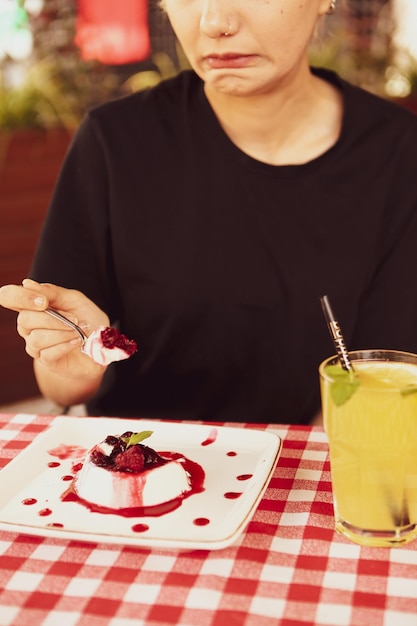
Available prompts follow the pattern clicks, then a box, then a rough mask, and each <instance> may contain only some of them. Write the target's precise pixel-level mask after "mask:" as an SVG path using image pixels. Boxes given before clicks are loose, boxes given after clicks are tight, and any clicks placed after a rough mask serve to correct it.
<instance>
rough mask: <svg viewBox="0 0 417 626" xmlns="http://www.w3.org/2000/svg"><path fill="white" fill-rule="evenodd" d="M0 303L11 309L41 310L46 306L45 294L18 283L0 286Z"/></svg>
mask: <svg viewBox="0 0 417 626" xmlns="http://www.w3.org/2000/svg"><path fill="white" fill-rule="evenodd" d="M0 305H1V306H3V307H4V308H6V309H11V310H12V311H17V312H19V311H23V310H25V309H28V310H31V311H43V310H44V309H46V307H47V306H48V298H47V296H46V295H45V294H43V293H40V292H39V291H36V290H33V289H27V288H25V287H22V286H20V285H3V287H0Z"/></svg>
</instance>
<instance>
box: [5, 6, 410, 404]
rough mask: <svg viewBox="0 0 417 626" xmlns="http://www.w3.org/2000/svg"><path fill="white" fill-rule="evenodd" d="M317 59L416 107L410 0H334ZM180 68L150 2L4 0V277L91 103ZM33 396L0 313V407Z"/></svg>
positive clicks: (18, 276) (24, 268)
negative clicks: (333, 11) (333, 7)
mask: <svg viewBox="0 0 417 626" xmlns="http://www.w3.org/2000/svg"><path fill="white" fill-rule="evenodd" d="M310 54H311V62H312V64H313V65H318V66H322V67H328V68H330V69H334V70H336V71H337V72H338V73H339V74H340V75H341V76H342V77H344V78H346V79H347V80H349V81H351V82H352V83H354V84H357V85H360V86H361V87H363V88H364V89H367V90H369V91H371V92H373V93H376V94H378V95H380V96H382V97H384V98H388V99H392V100H395V101H397V102H399V103H400V105H401V106H405V107H407V108H409V109H411V110H413V111H414V112H416V113H417V0H338V3H337V9H336V12H335V13H334V14H333V15H331V16H328V17H326V19H325V22H324V24H323V28H322V29H321V31H320V33H318V35H317V37H316V39H315V41H314V42H313V44H312V46H311V52H310ZM187 67H188V64H187V61H186V59H185V57H184V55H183V53H182V51H181V49H180V48H179V46H178V44H177V42H176V39H175V35H174V33H173V32H172V30H171V28H170V25H169V23H168V21H167V19H166V17H165V15H164V13H163V12H162V10H161V9H160V8H159V7H158V4H157V2H156V1H152V0H117V1H115V0H0V285H3V284H7V283H20V282H21V280H22V279H23V278H24V277H25V276H26V275H27V272H28V269H29V267H30V262H31V258H32V255H33V252H34V248H35V245H36V241H37V238H38V235H39V231H40V228H41V224H42V221H43V218H44V215H45V212H46V209H47V205H48V202H49V198H50V195H51V192H52V189H53V185H54V182H55V178H56V176H57V174H58V171H59V168H60V165H61V163H62V160H63V158H64V155H65V152H66V149H67V147H68V144H69V141H70V139H71V136H72V134H73V133H74V131H75V130H76V128H77V126H78V124H79V122H80V120H81V118H82V116H83V115H84V113H85V111H86V110H88V109H89V108H90V107H91V106H94V105H96V104H99V103H101V102H104V101H106V100H108V99H110V98H114V97H118V96H120V95H123V94H125V93H130V92H132V91H135V90H140V89H146V88H147V87H150V86H152V85H154V84H156V83H158V82H159V81H160V80H162V79H164V78H167V77H169V76H173V75H175V74H176V73H177V72H178V71H180V70H182V69H185V68H187ZM37 394H38V392H37V388H36V384H35V382H34V378H33V374H32V362H31V359H30V358H29V357H28V356H27V355H26V354H25V352H24V345H23V341H22V340H21V339H20V338H19V337H18V335H17V333H16V314H15V313H12V312H10V311H6V310H4V309H0V405H7V404H11V403H14V402H17V401H20V400H22V399H25V398H30V397H32V396H36V395H37Z"/></svg>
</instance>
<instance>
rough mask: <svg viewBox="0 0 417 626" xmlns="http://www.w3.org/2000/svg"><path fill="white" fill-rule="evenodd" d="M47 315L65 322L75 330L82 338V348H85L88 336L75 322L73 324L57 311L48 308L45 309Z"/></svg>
mask: <svg viewBox="0 0 417 626" xmlns="http://www.w3.org/2000/svg"><path fill="white" fill-rule="evenodd" d="M45 313H48V314H49V315H51V316H52V317H55V318H56V319H57V320H60V321H61V322H63V323H64V324H66V325H67V326H69V327H70V328H72V330H75V332H77V333H78V334H79V336H80V338H81V348H83V346H84V344H85V342H86V340H87V335H86V334H85V332H84V331H83V330H82V329H81V328H80V327H79V326H77V324H74V322H71V320H69V319H68V318H67V317H65V315H62V314H61V313H58V311H56V310H55V309H51V308H47V309H45Z"/></svg>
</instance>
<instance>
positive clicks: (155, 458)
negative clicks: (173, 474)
mask: <svg viewBox="0 0 417 626" xmlns="http://www.w3.org/2000/svg"><path fill="white" fill-rule="evenodd" d="M141 448H142V451H143V455H144V465H145V467H150V466H155V465H165V463H166V462H167V461H166V460H165V459H164V458H163V457H162V456H160V455H159V454H158V453H157V452H156V451H155V450H154V449H153V448H149V447H148V446H144V445H141Z"/></svg>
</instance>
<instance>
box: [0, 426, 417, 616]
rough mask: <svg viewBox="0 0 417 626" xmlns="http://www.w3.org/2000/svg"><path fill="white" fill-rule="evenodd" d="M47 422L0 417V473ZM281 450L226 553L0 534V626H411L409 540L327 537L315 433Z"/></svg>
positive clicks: (323, 464)
mask: <svg viewBox="0 0 417 626" xmlns="http://www.w3.org/2000/svg"><path fill="white" fill-rule="evenodd" d="M53 419H54V417H52V416H48V415H27V414H12V415H10V414H6V415H4V414H0V467H4V466H5V465H6V464H7V463H8V462H9V461H10V460H11V459H12V458H13V457H14V456H15V455H16V454H18V453H19V452H20V451H21V450H22V449H23V448H25V447H26V446H27V445H28V444H29V443H30V442H31V441H32V439H33V438H34V436H35V435H37V434H38V433H40V432H42V431H43V430H44V429H45V428H46V427H47V426H48V425H49V424H50V423H51V421H52V420H53ZM224 425H227V426H233V427H236V428H253V427H255V428H261V429H265V430H268V431H270V432H275V433H276V434H278V435H279V436H281V437H282V439H283V450H282V453H281V457H280V460H279V462H278V465H277V468H276V470H275V473H274V475H273V477H272V479H271V481H270V484H269V486H268V489H267V490H266V492H265V495H264V497H263V499H262V501H261V502H260V504H259V507H258V509H257V511H256V513H255V515H254V517H253V519H252V521H251V522H250V523H249V524H248V526H247V528H246V529H245V531H244V533H243V535H242V536H241V537H240V538H239V540H238V541H237V542H236V544H234V545H232V546H230V547H228V548H225V549H223V550H216V551H206V550H194V551H172V550H171V551H168V550H167V551H164V550H152V549H142V548H136V547H125V546H113V545H110V546H109V545H104V544H93V543H82V542H78V541H73V540H72V541H71V540H61V539H57V538H45V537H34V536H26V535H22V534H18V533H13V532H5V531H0V626H28V625H29V626H104V625H108V626H161V625H169V624H178V625H181V626H272V625H274V626H301V625H303V624H304V625H306V624H308V625H310V626H417V541H415V542H412V543H411V544H408V545H407V546H403V547H401V548H389V549H387V548H363V547H360V546H357V545H356V544H353V543H351V542H349V541H348V540H347V539H345V538H344V537H342V536H340V535H338V534H337V533H335V532H334V531H333V507H332V493H331V482H330V472H329V462H328V458H327V442H326V437H325V434H324V432H323V430H322V429H321V428H320V427H305V426H288V425H251V424H230V423H229V424H224Z"/></svg>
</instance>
